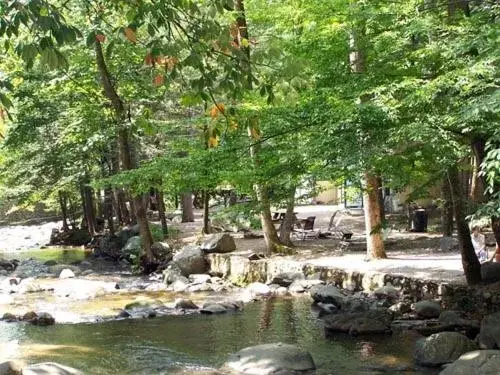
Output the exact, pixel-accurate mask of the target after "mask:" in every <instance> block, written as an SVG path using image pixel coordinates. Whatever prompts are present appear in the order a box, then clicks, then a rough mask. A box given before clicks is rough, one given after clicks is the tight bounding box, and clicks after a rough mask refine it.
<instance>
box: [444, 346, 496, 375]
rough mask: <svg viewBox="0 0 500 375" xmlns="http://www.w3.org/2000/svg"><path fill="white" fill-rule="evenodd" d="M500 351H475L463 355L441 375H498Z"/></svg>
mask: <svg viewBox="0 0 500 375" xmlns="http://www.w3.org/2000/svg"><path fill="white" fill-rule="evenodd" d="M499 369H500V350H474V351H472V352H468V353H465V354H462V355H461V356H460V358H458V359H457V360H456V361H455V362H453V363H451V364H449V365H448V366H446V368H445V369H444V370H443V371H441V372H440V373H439V375H498V374H499V373H500V370H499Z"/></svg>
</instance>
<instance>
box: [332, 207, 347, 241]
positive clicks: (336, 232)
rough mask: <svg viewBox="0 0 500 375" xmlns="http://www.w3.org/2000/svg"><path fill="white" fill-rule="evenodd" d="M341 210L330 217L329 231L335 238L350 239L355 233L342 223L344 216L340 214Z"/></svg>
mask: <svg viewBox="0 0 500 375" xmlns="http://www.w3.org/2000/svg"><path fill="white" fill-rule="evenodd" d="M339 212H340V211H335V212H334V213H333V215H332V217H331V218H330V224H329V225H328V231H327V233H328V234H329V235H330V236H332V237H333V238H336V239H339V240H342V241H349V240H350V239H351V237H352V235H353V233H352V232H351V231H350V230H348V229H346V228H344V227H343V226H342V225H341V222H342V216H340V214H339Z"/></svg>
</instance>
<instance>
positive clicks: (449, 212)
mask: <svg viewBox="0 0 500 375" xmlns="http://www.w3.org/2000/svg"><path fill="white" fill-rule="evenodd" d="M441 195H442V198H443V207H442V209H441V227H442V231H443V237H451V236H453V200H452V197H451V190H450V184H449V182H448V178H447V177H445V178H444V179H443V182H442V184H441Z"/></svg>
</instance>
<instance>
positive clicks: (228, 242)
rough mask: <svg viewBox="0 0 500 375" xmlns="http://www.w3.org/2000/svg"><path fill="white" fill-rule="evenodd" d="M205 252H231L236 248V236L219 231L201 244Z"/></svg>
mask: <svg viewBox="0 0 500 375" xmlns="http://www.w3.org/2000/svg"><path fill="white" fill-rule="evenodd" d="M201 249H202V250H203V251H204V252H205V253H230V252H232V251H234V250H236V243H235V242H234V238H233V237H232V236H231V235H230V234H228V233H217V234H213V235H211V236H210V237H209V238H207V239H206V240H205V241H204V242H203V244H202V245H201Z"/></svg>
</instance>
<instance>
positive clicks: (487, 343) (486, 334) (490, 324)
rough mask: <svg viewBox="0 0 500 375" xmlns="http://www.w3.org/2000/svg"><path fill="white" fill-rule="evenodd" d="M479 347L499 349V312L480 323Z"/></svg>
mask: <svg viewBox="0 0 500 375" xmlns="http://www.w3.org/2000/svg"><path fill="white" fill-rule="evenodd" d="M479 346H480V347H481V349H500V311H499V312H496V313H494V314H491V315H488V316H486V317H485V318H483V320H482V321H481V329H480V331H479Z"/></svg>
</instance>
